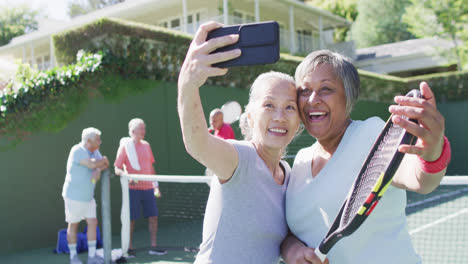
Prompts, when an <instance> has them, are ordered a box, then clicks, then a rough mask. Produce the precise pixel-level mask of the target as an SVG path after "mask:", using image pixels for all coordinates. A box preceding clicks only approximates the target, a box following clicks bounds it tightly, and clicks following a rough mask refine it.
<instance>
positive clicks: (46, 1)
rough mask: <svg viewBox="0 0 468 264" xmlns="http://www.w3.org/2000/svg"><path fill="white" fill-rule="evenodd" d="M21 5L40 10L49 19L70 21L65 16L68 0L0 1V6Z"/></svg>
mask: <svg viewBox="0 0 468 264" xmlns="http://www.w3.org/2000/svg"><path fill="white" fill-rule="evenodd" d="M22 3H25V4H26V5H28V6H30V7H31V8H32V9H42V10H43V14H45V15H47V16H48V17H49V18H54V19H58V20H65V21H66V20H70V18H69V17H68V14H67V9H68V8H67V4H68V0H0V5H8V6H16V5H19V4H22Z"/></svg>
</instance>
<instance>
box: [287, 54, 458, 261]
mask: <svg viewBox="0 0 468 264" xmlns="http://www.w3.org/2000/svg"><path fill="white" fill-rule="evenodd" d="M295 79H296V87H297V92H298V107H299V114H300V116H301V119H302V121H303V123H304V126H305V128H306V130H307V132H308V133H309V134H310V135H311V136H312V137H314V138H315V139H316V140H317V141H316V142H315V143H314V144H313V145H312V146H310V147H307V148H304V149H302V150H300V151H299V152H298V154H297V156H296V158H295V161H294V165H293V168H292V171H291V180H290V183H289V186H288V190H287V192H286V219H287V223H288V226H289V228H290V235H289V236H288V237H287V238H286V239H285V241H284V242H283V244H282V256H283V258H284V259H285V260H286V262H287V263H288V264H290V263H314V264H316V263H322V262H321V261H320V259H319V258H318V257H317V256H316V255H315V254H314V248H315V247H317V246H318V245H319V244H320V242H321V240H322V239H323V238H324V237H325V235H326V233H327V231H328V229H329V228H330V226H331V223H333V221H334V218H335V216H336V215H337V214H338V212H339V210H340V208H341V205H342V203H343V201H344V200H345V198H346V196H347V194H348V191H349V189H350V187H351V186H352V184H353V182H354V179H355V177H356V176H357V175H358V173H359V171H360V168H361V166H362V164H363V162H364V160H365V159H366V157H367V154H368V153H369V151H370V149H371V148H372V146H373V143H374V141H375V140H376V138H377V136H378V135H379V133H380V132H381V130H382V128H383V126H384V122H383V121H382V120H381V119H380V118H377V117H372V118H369V119H367V120H365V121H354V120H351V118H350V113H351V110H352V107H353V105H354V103H355V102H356V101H357V98H358V96H359V89H360V80H359V75H358V73H357V70H356V69H355V67H354V66H353V65H352V63H351V62H350V60H349V59H347V58H345V57H343V56H341V55H340V54H337V53H333V52H330V51H327V50H321V51H315V52H312V53H311V54H309V55H308V56H307V57H306V58H305V59H304V60H303V61H302V62H301V63H300V65H299V66H298V67H297V69H296V75H295ZM420 90H421V93H422V95H423V99H420V98H412V97H411V98H410V97H404V96H396V97H395V99H394V100H395V102H396V103H397V104H399V105H392V106H390V108H389V111H390V112H391V113H393V114H396V115H395V116H394V117H393V122H394V123H395V124H397V125H399V126H401V127H403V128H405V129H406V130H407V131H408V132H410V133H411V134H413V135H415V136H417V137H418V141H417V143H416V145H414V146H410V145H401V146H400V147H399V151H400V152H403V153H406V155H405V157H404V159H403V161H402V163H401V166H400V167H399V169H398V170H397V172H396V174H395V176H394V179H393V183H392V186H390V187H389V189H388V190H387V192H386V194H385V195H384V196H383V198H382V199H381V201H380V203H379V204H378V205H377V207H376V208H375V210H374V212H373V213H372V214H371V215H370V216H369V218H368V219H367V220H366V222H364V223H363V225H362V226H361V227H360V229H358V230H357V231H356V232H355V233H353V234H352V235H351V236H349V237H346V238H343V239H341V240H340V241H338V242H337V244H336V245H335V246H334V247H333V248H332V249H331V251H330V252H329V254H328V256H327V258H328V259H327V260H326V261H325V262H326V263H327V262H328V261H329V263H332V264H336V263H339V264H346V263H360V264H362V263H377V262H378V263H405V264H408V263H420V262H421V259H420V257H419V256H418V255H417V254H416V252H415V251H414V249H413V246H412V244H411V239H410V236H409V233H408V230H407V224H406V216H405V206H406V192H405V190H410V191H415V192H420V193H429V192H431V191H433V190H434V189H435V188H436V187H437V186H438V185H439V183H440V181H441V179H442V177H443V176H444V175H445V171H446V167H447V164H448V161H449V159H450V145H449V143H448V140H447V138H446V137H444V118H443V116H442V114H441V113H440V112H439V111H438V110H437V107H436V101H435V96H434V94H433V92H432V90H431V89H430V87H429V86H428V84H427V83H425V82H422V83H421V84H420ZM398 115H404V116H407V117H410V118H412V119H416V120H418V122H419V124H420V125H419V124H416V123H413V122H411V121H408V120H405V119H403V118H401V117H399V116H398ZM377 257H378V258H377Z"/></svg>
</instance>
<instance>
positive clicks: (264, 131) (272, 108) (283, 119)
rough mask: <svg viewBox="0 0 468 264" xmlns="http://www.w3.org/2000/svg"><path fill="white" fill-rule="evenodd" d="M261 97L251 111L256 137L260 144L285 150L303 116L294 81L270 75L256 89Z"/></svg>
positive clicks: (257, 94)
mask: <svg viewBox="0 0 468 264" xmlns="http://www.w3.org/2000/svg"><path fill="white" fill-rule="evenodd" d="M255 93H256V95H252V96H256V97H257V99H256V100H255V101H254V102H253V109H252V111H251V112H249V113H248V119H249V123H250V126H251V128H252V141H253V142H254V143H255V144H256V145H257V146H258V147H266V148H271V149H275V150H281V149H283V148H284V147H286V146H287V145H288V144H289V143H290V142H291V140H292V139H293V138H294V136H295V134H296V132H297V129H298V127H299V123H300V119H299V113H298V110H297V93H296V88H295V84H294V83H293V82H292V81H288V80H283V79H280V78H278V77H269V78H268V79H266V80H264V81H263V82H262V84H261V87H258V88H257V90H256V91H255Z"/></svg>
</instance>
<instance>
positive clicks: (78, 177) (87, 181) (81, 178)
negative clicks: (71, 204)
mask: <svg viewBox="0 0 468 264" xmlns="http://www.w3.org/2000/svg"><path fill="white" fill-rule="evenodd" d="M85 159H96V160H99V159H102V155H101V153H100V152H99V150H96V151H94V152H90V151H89V150H88V149H86V148H85V147H84V145H83V144H82V143H79V144H76V145H75V146H73V147H72V149H71V150H70V154H69V155H68V161H67V175H66V176H65V183H64V184H63V190H62V196H63V197H64V198H68V199H70V200H75V201H80V202H89V201H91V200H92V199H93V198H94V186H95V185H94V184H93V183H92V182H91V177H92V174H93V170H92V169H90V168H88V167H86V166H84V165H81V164H80V161H82V160H85Z"/></svg>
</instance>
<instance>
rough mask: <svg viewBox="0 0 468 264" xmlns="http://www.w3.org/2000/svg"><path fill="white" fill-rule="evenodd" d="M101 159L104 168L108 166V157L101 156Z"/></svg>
mask: <svg viewBox="0 0 468 264" xmlns="http://www.w3.org/2000/svg"><path fill="white" fill-rule="evenodd" d="M102 160H103V161H104V168H105V169H107V168H109V159H107V157H106V156H104V157H102Z"/></svg>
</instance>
